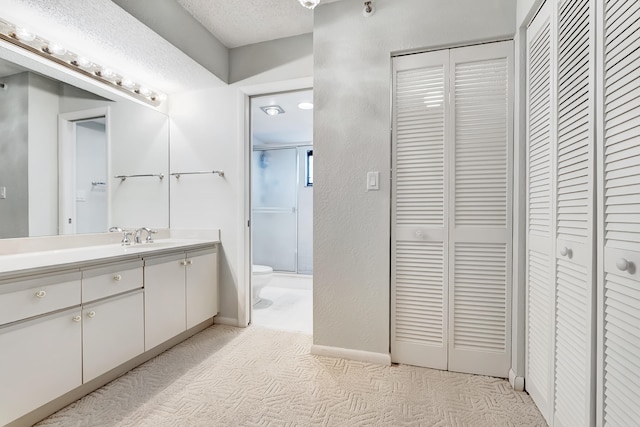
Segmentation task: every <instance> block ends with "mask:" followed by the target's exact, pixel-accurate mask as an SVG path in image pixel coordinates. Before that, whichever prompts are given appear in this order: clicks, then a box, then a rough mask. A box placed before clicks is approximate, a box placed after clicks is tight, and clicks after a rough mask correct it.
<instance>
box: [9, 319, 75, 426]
mask: <svg viewBox="0 0 640 427" xmlns="http://www.w3.org/2000/svg"><path fill="white" fill-rule="evenodd" d="M80 320H81V317H80V309H79V308H78V309H73V310H67V311H64V312H61V313H56V314H53V315H49V316H45V317H42V318H39V319H36V320H32V321H30V322H26V323H21V324H18V325H14V326H11V327H5V328H2V329H0V349H2V350H1V351H0V425H5V424H7V423H9V422H10V421H12V420H14V419H16V418H18V417H20V416H22V415H25V414H26V413H28V412H30V411H32V410H34V409H36V408H38V407H39V406H42V405H44V404H45V403H47V402H49V401H51V400H53V399H55V398H57V397H58V396H60V395H62V394H64V393H66V392H68V391H70V390H72V389H74V388H76V387H78V386H80V385H81V384H82V344H81V343H82V327H81V323H80Z"/></svg>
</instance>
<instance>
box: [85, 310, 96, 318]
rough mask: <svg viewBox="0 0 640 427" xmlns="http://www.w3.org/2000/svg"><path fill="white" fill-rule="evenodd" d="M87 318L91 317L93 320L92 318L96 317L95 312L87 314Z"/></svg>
mask: <svg viewBox="0 0 640 427" xmlns="http://www.w3.org/2000/svg"><path fill="white" fill-rule="evenodd" d="M87 316H88V317H91V318H94V317H96V312H95V311H93V310H92V311H90V312H89V313H87Z"/></svg>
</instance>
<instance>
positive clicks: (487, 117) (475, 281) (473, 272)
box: [447, 42, 513, 377]
mask: <svg viewBox="0 0 640 427" xmlns="http://www.w3.org/2000/svg"><path fill="white" fill-rule="evenodd" d="M512 49H513V44H512V43H510V42H504V43H493V44H486V45H482V46H472V47H466V48H460V49H452V50H451V57H450V67H451V98H450V99H451V104H450V108H451V120H450V124H451V133H450V136H451V138H450V139H449V143H448V144H447V149H448V150H449V153H450V154H449V157H450V159H451V162H450V165H449V170H448V172H449V182H450V185H449V191H448V196H449V200H448V201H449V212H450V215H449V244H448V246H449V331H448V333H449V370H452V371H458V372H470V373H476V374H483V375H491V376H496V377H507V376H508V374H509V367H510V366H511V349H510V345H511V344H510V343H511V340H510V331H511V328H510V319H511V315H510V301H511V289H510V286H509V284H510V283H511V262H510V260H511V205H512V203H511V183H512V181H513V180H512V176H511V173H512V170H511V165H512V163H513V162H512V159H511V151H512V150H511V146H512V123H513V117H512V105H511V100H512V97H511V95H510V91H511V90H512V88H511V85H510V84H509V82H510V81H512V78H511V72H512V71H511V69H512V64H511V57H512Z"/></svg>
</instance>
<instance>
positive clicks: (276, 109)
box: [260, 105, 284, 116]
mask: <svg viewBox="0 0 640 427" xmlns="http://www.w3.org/2000/svg"><path fill="white" fill-rule="evenodd" d="M260 109H261V110H262V111H264V112H265V113H267V114H268V115H270V116H277V115H278V114H284V110H283V109H282V107H281V106H279V105H266V106H264V107H260Z"/></svg>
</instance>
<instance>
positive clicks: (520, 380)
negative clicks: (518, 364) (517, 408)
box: [509, 369, 524, 391]
mask: <svg viewBox="0 0 640 427" xmlns="http://www.w3.org/2000/svg"><path fill="white" fill-rule="evenodd" d="M509 384H511V387H513V389H514V390H515V391H524V377H519V376H517V375H516V373H515V372H513V370H511V369H509Z"/></svg>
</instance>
